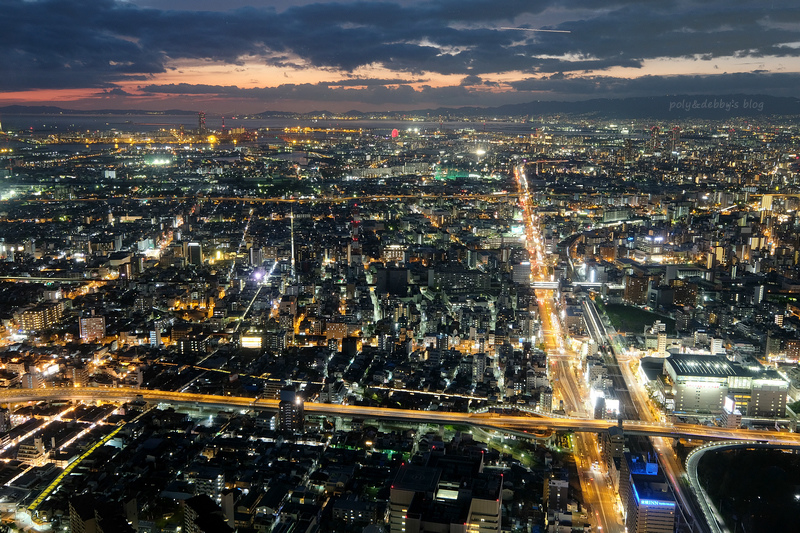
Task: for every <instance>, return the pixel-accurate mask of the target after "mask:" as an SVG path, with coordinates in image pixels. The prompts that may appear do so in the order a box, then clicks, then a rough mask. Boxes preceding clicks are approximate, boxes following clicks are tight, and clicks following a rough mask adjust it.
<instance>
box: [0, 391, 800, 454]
mask: <svg viewBox="0 0 800 533" xmlns="http://www.w3.org/2000/svg"><path fill="white" fill-rule="evenodd" d="M409 392H410V393H411V392H413V391H409ZM137 398H140V399H142V400H145V401H148V402H151V403H152V402H159V403H170V404H183V405H192V406H202V407H208V408H220V409H248V410H277V409H278V400H269V399H263V398H260V399H256V398H247V397H241V396H217V395H212V394H196V393H187V392H172V391H160V390H148V389H130V388H94V387H87V388H72V387H64V388H52V389H6V390H3V391H0V403H24V402H30V401H40V400H83V401H106V402H122V401H131V400H135V399H137ZM305 412H306V413H307V414H310V415H327V416H341V417H347V418H365V419H374V420H394V421H408V422H415V423H433V424H467V425H473V426H480V427H484V428H492V429H496V430H500V431H503V430H515V431H521V432H533V431H542V430H556V431H576V432H592V433H597V432H602V431H606V430H607V429H608V428H609V427H611V426H612V425H614V424H615V422H614V421H611V420H592V419H583V418H556V417H547V416H537V417H534V416H522V415H506V414H498V413H449V412H442V411H418V410H414V409H388V408H385V407H366V406H360V405H340V404H326V403H311V402H307V403H306V404H305ZM622 425H623V429H624V431H625V432H626V433H628V434H631V435H650V436H657V437H668V438H678V437H685V438H690V439H703V440H728V441H754V442H759V443H765V444H776V445H781V446H786V445H790V446H800V434H798V433H788V432H777V431H756V430H744V429H728V428H718V427H708V426H700V425H694V424H669V423H660V422H644V421H638V420H628V421H623V423H622Z"/></svg>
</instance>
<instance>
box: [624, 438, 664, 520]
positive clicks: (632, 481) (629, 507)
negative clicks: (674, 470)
mask: <svg viewBox="0 0 800 533" xmlns="http://www.w3.org/2000/svg"><path fill="white" fill-rule="evenodd" d="M620 466H621V472H620V490H619V495H620V498H621V499H622V504H623V506H624V508H625V516H626V522H625V523H626V527H627V530H628V532H629V533H673V532H674V531H675V512H676V510H677V506H676V504H675V498H674V496H673V495H672V492H671V491H670V488H669V482H668V481H667V479H666V478H665V477H664V474H662V473H661V472H660V471H659V468H658V463H657V462H655V461H650V460H648V459H647V458H646V457H645V456H640V455H633V454H631V453H629V452H626V453H625V455H624V459H623V461H621V465H620Z"/></svg>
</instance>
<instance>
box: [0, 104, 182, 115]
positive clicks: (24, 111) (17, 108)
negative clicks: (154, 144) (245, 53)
mask: <svg viewBox="0 0 800 533" xmlns="http://www.w3.org/2000/svg"><path fill="white" fill-rule="evenodd" d="M196 114H197V111H186V110H185V109H168V110H166V111H147V110H142V109H93V110H91V111H86V110H82V109H65V108H63V107H57V106H52V105H7V106H5V107H0V115H196Z"/></svg>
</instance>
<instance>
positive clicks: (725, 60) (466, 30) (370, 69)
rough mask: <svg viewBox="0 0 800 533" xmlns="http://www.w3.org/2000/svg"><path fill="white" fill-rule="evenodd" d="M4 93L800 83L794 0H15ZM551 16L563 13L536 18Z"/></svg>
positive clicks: (237, 93)
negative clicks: (767, 2) (312, 0)
mask: <svg viewBox="0 0 800 533" xmlns="http://www.w3.org/2000/svg"><path fill="white" fill-rule="evenodd" d="M4 11H5V13H6V14H7V16H4V17H3V21H2V22H0V31H2V32H3V35H5V36H6V39H4V43H3V50H2V57H3V58H4V59H3V60H2V62H0V73H2V74H3V75H2V77H0V79H2V81H0V105H12V104H23V105H25V104H27V105H56V104H58V105H62V106H64V107H70V108H75V109H84V110H91V109H111V108H126V109H127V108H130V109H156V110H158V109H175V108H183V109H204V110H207V111H210V112H218V113H255V112H261V111H265V110H278V111H311V110H317V109H327V110H331V111H334V112H342V111H347V110H350V109H358V110H362V111H381V110H389V109H391V110H407V109H419V108H425V107H439V106H447V107H451V106H452V107H457V106H480V107H486V106H496V105H502V104H508V103H522V102H529V101H535V100H582V99H590V98H609V97H611V98H616V97H631V96H663V95H665V94H676V93H679V94H711V95H724V94H732V93H744V94H755V93H758V94H768V95H774V96H793V95H794V93H793V91H794V88H795V87H796V86H797V85H798V81H800V65H798V61H797V55H798V53H800V41H798V38H797V35H798V32H797V30H798V26H799V25H800V12H798V9H797V8H796V7H794V6H792V5H791V4H790V3H789V2H773V3H770V5H768V6H767V5H763V4H761V3H758V2H754V1H743V2H735V3H730V2H721V1H715V2H704V3H702V5H700V4H697V3H694V2H669V3H666V4H665V3H650V2H644V3H642V2H635V3H634V2H628V1H626V0H612V1H606V2H603V3H602V4H599V3H597V2H581V1H575V2H568V3H563V2H558V3H556V2H550V1H543V2H533V3H532V2H516V1H506V2H485V1H482V0H475V1H470V2H457V3H456V2H436V3H424V2H412V1H404V0H395V1H392V2H370V3H364V2H348V1H342V2H319V3H310V2H291V1H290V2H286V1H281V2H278V1H266V2H257V1H254V0H244V1H238V0H237V1H233V2H226V3H224V4H221V3H219V2H213V1H209V0H205V1H201V2H185V1H182V0H172V1H168V2H152V1H149V0H138V1H126V2H122V1H115V0H102V1H100V2H83V1H64V0H43V1H35V2H23V1H18V0H7V1H6V2H4ZM532 30H550V31H532Z"/></svg>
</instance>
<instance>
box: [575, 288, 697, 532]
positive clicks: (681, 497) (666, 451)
mask: <svg viewBox="0 0 800 533" xmlns="http://www.w3.org/2000/svg"><path fill="white" fill-rule="evenodd" d="M584 308H585V309H586V311H587V317H588V318H589V320H587V324H588V326H589V329H590V331H592V336H593V337H595V338H596V339H597V340H598V342H601V343H605V342H606V341H608V345H609V346H610V347H611V351H612V353H613V354H614V359H615V360H616V361H617V364H618V366H619V370H620V374H621V377H622V379H623V380H624V383H625V388H626V391H627V393H628V394H627V395H626V396H628V398H627V399H628V400H629V401H630V402H631V403H632V405H633V407H634V409H635V412H636V413H637V415H638V416H637V418H639V420H641V421H645V422H648V423H659V422H661V421H663V420H664V417H663V416H662V415H661V413H659V412H657V411H656V410H655V408H654V407H653V405H652V403H651V402H650V401H649V400H648V398H647V396H646V395H645V394H644V390H643V388H642V386H640V384H639V380H638V379H637V377H636V376H635V375H634V373H633V371H632V370H631V363H632V362H633V359H632V357H631V356H630V355H629V354H628V353H627V352H625V351H624V350H621V349H620V347H619V345H618V343H615V342H613V339H612V336H613V335H612V334H609V332H608V330H607V329H606V326H605V324H603V321H602V319H601V318H600V313H599V312H598V311H597V306H596V305H595V303H594V301H593V300H592V299H591V298H586V299H585V300H584ZM615 334H616V332H614V335H615ZM631 414H633V413H631ZM650 441H651V442H652V444H653V448H654V449H655V450H656V452H657V453H658V456H659V459H660V461H659V462H660V464H661V469H662V471H663V472H664V475H665V476H666V477H667V479H668V480H669V483H670V485H671V486H672V491H673V493H674V494H675V499H676V500H677V501H678V504H679V505H680V509H681V511H682V513H683V515H684V521H685V522H686V523H688V524H689V525H690V526H691V527H692V528H693V529H695V528H697V526H698V524H697V522H698V517H697V516H696V514H695V512H694V505H693V504H692V499H691V497H690V495H689V494H687V493H686V490H685V488H684V486H683V485H682V484H681V483H680V480H681V477H682V476H683V474H684V470H683V467H682V465H681V462H680V460H679V459H678V456H677V455H676V453H675V449H674V448H673V446H672V442H671V439H669V438H664V437H659V436H651V439H650Z"/></svg>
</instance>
